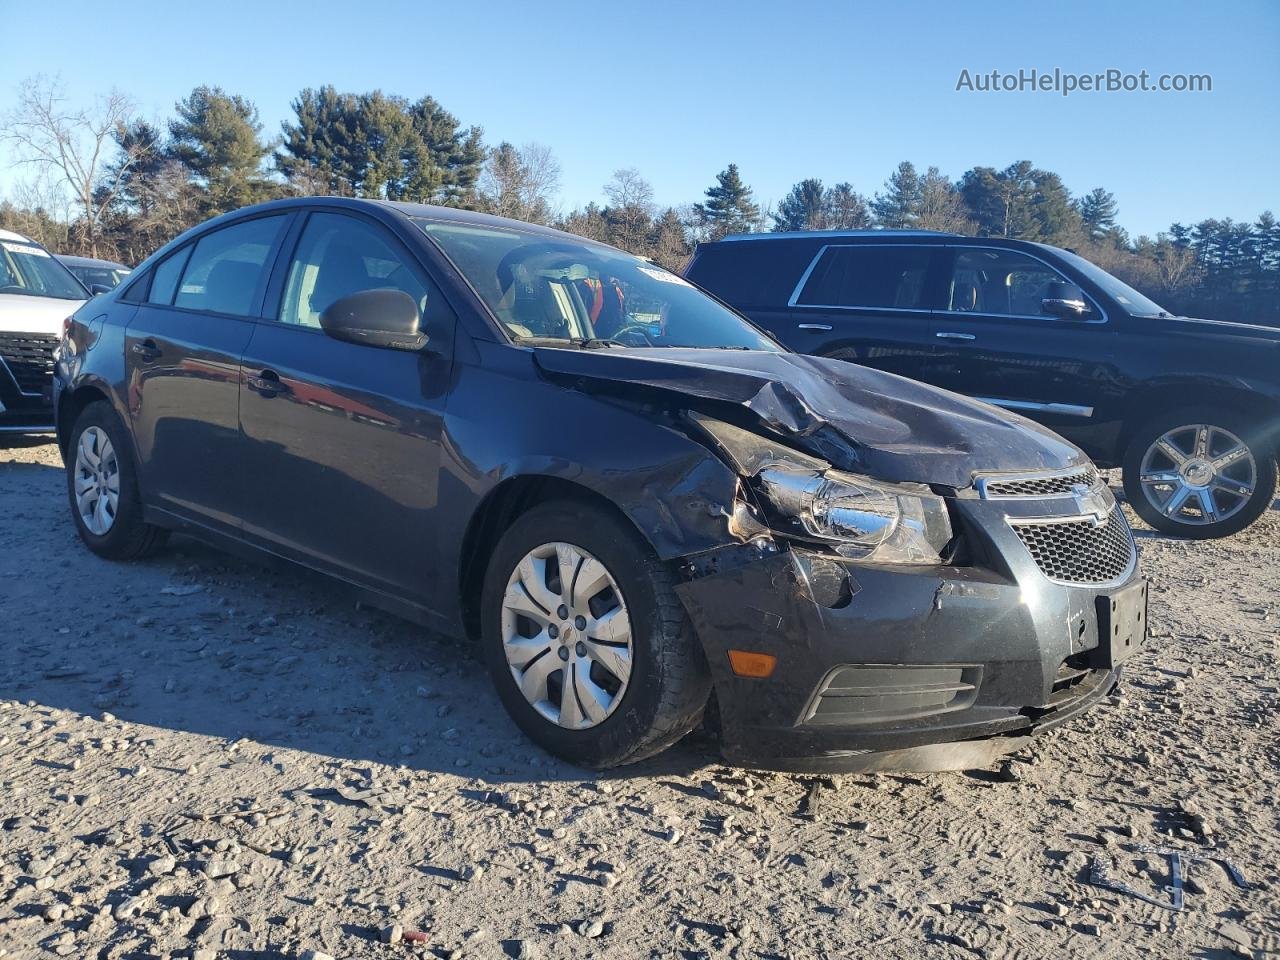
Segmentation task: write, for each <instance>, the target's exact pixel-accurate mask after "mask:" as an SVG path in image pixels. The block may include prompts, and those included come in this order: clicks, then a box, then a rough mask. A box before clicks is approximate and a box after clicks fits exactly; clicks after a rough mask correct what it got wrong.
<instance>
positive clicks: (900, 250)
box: [796, 246, 933, 310]
mask: <svg viewBox="0 0 1280 960" xmlns="http://www.w3.org/2000/svg"><path fill="white" fill-rule="evenodd" d="M932 257H933V250H932V249H930V248H928V247H908V246H882V247H880V246H854V247H827V248H826V249H825V250H824V251H823V252H822V253H821V254H820V255H819V256H818V260H817V262H816V263H815V264H814V265H813V270H812V271H811V272H810V273H809V277H808V279H807V280H806V281H805V284H804V288H803V289H802V290H801V291H800V296H799V297H798V298H797V299H796V303H797V304H799V305H801V306H813V307H879V308H887V309H897V310H921V309H924V308H925V297H924V289H925V278H926V277H927V276H928V273H929V264H930V262H931V259H932Z"/></svg>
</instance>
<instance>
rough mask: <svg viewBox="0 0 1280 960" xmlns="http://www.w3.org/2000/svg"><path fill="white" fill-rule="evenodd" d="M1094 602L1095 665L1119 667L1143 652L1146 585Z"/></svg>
mask: <svg viewBox="0 0 1280 960" xmlns="http://www.w3.org/2000/svg"><path fill="white" fill-rule="evenodd" d="M1094 602H1095V603H1096V605H1097V611H1098V649H1097V652H1096V654H1095V655H1096V657H1097V659H1098V665H1099V666H1102V667H1115V666H1119V665H1120V664H1121V663H1123V662H1124V661H1126V660H1128V659H1129V658H1130V657H1132V656H1133V655H1134V654H1135V653H1137V652H1138V651H1139V650H1140V649H1142V644H1143V643H1144V642H1145V641H1146V638H1147V581H1146V580H1140V581H1138V582H1137V583H1134V584H1130V585H1129V586H1127V587H1125V588H1124V589H1123V590H1120V591H1118V592H1116V593H1112V594H1106V595H1104V596H1100V597H1097V598H1096V599H1095V601H1094Z"/></svg>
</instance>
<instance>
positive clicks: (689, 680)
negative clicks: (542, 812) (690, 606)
mask: <svg viewBox="0 0 1280 960" xmlns="http://www.w3.org/2000/svg"><path fill="white" fill-rule="evenodd" d="M556 544H559V545H560V546H562V547H568V548H569V551H566V552H565V554H564V556H565V557H568V558H571V557H573V556H574V554H573V553H572V551H577V556H578V557H579V558H583V557H585V559H583V560H582V562H581V563H579V564H576V565H573V564H570V565H569V566H567V567H566V569H573V570H574V571H575V573H574V574H573V575H572V576H573V579H574V581H576V582H578V583H577V586H578V587H579V588H580V581H581V579H582V577H584V576H590V577H591V578H592V579H593V581H597V582H599V578H598V570H597V568H596V567H595V566H589V565H588V564H589V561H591V560H595V561H598V562H599V564H601V565H602V566H603V569H604V571H605V573H606V575H607V576H608V577H609V578H610V580H611V585H616V588H617V593H620V594H621V603H620V604H619V605H618V606H616V607H614V611H616V610H622V612H623V615H624V616H625V617H627V619H628V620H629V624H630V631H629V642H630V657H629V676H628V677H627V679H626V681H625V685H619V684H617V683H616V682H614V681H617V679H618V678H617V677H616V676H614V674H612V673H609V672H608V671H603V672H602V670H603V667H602V665H601V663H600V662H599V658H604V657H605V655H606V654H610V653H611V651H616V650H618V649H621V648H619V647H613V648H607V647H606V645H605V644H599V643H598V641H596V640H591V639H589V638H590V635H591V634H592V633H594V632H596V631H601V632H600V634H599V636H604V633H603V632H602V631H603V630H604V629H605V627H603V626H600V625H601V624H604V623H605V622H606V621H605V617H606V616H607V615H608V614H609V613H610V612H614V611H610V610H608V609H607V608H608V606H609V604H610V603H612V602H615V601H616V598H617V593H613V592H611V591H610V590H609V589H605V590H604V591H602V592H594V591H593V594H592V596H591V597H586V596H584V595H582V590H581V589H578V590H577V592H576V595H575V586H574V585H573V584H571V585H570V586H569V587H568V588H567V589H565V588H563V587H562V584H561V583H560V581H561V580H563V579H564V578H559V579H557V580H554V581H553V582H552V584H551V586H550V587H548V586H547V583H546V581H547V579H548V578H549V577H550V576H552V575H553V574H552V571H553V570H555V569H559V567H560V563H559V562H555V563H547V564H546V567H545V568H542V569H537V567H538V564H539V563H543V562H545V561H539V560H530V563H529V564H528V565H526V566H525V567H524V570H523V572H521V573H520V574H519V578H518V583H519V584H520V585H523V584H525V583H526V582H528V587H523V586H518V587H514V588H513V590H523V593H522V594H520V593H514V592H513V593H512V594H510V595H509V594H508V584H509V583H511V582H512V579H513V577H516V575H517V572H518V571H517V568H518V567H519V566H520V564H521V563H522V561H525V560H526V558H529V557H530V555H531V553H533V552H534V551H538V550H544V551H545V550H546V548H548V547H550V546H552V545H556ZM553 556H554V555H553ZM544 574H545V576H544ZM540 576H541V577H542V579H543V581H544V582H543V583H542V584H541V586H539V585H538V583H537V579H538V577H540ZM556 588H559V589H558V590H557V589H556ZM509 596H516V597H518V604H519V605H520V606H521V607H522V608H524V609H527V610H530V611H532V613H533V614H534V617H536V619H534V618H531V617H529V616H525V615H524V614H520V613H515V612H513V610H514V608H513V606H512V604H511V602H510V601H509ZM555 598H558V599H559V600H561V601H562V602H563V603H564V604H565V606H566V607H569V605H570V603H574V604H576V605H575V606H574V607H573V610H566V611H561V610H560V609H559V607H558V606H557V607H555V608H554V609H548V608H550V607H551V606H552V600H553V599H555ZM533 599H541V600H542V601H543V603H542V604H537V603H535V604H534V606H532V607H531V606H530V605H529V603H528V600H533ZM535 607H536V609H535ZM588 607H590V609H588ZM574 610H577V611H580V612H582V613H585V614H586V615H587V616H591V617H595V616H597V615H598V616H599V617H600V619H599V620H594V619H593V620H591V621H590V622H588V621H587V620H585V619H582V620H578V619H576V618H575V617H574V616H573V612H574ZM601 611H603V612H601ZM565 612H568V613H569V614H570V616H569V617H567V618H563V617H561V616H560V615H561V614H562V613H565ZM584 624H585V625H586V626H585V629H584V627H583V625H584ZM617 624H618V621H617V620H616V618H615V620H614V621H613V625H614V626H616V625H617ZM480 626H481V643H482V645H483V648H484V659H485V662H486V664H487V665H488V667H489V672H490V674H491V675H492V677H493V682H494V685H495V686H496V687H497V690H498V695H499V696H500V697H501V699H502V702H503V705H504V706H505V707H506V709H507V712H508V713H509V714H510V715H511V717H512V719H513V720H515V722H516V724H517V725H518V726H519V727H520V729H521V730H523V731H524V733H525V734H526V735H527V736H528V737H529V738H530V739H531V740H533V741H534V742H535V743H537V744H538V745H539V746H541V747H542V748H543V749H545V750H547V751H548V752H549V753H552V754H554V755H556V756H557V757H560V758H561V759H563V760H567V761H569V762H570V763H573V764H576V765H578V766H584V767H593V768H596V769H604V768H607V767H615V766H619V765H621V764H626V763H634V762H635V761H637V760H643V759H644V758H646V757H650V756H653V755H654V754H656V753H659V752H661V751H662V750H664V749H666V748H667V747H669V746H670V745H671V744H673V743H675V742H676V741H677V740H679V739H680V738H681V737H683V736H684V735H685V734H686V733H688V732H689V731H690V730H692V729H693V728H694V727H695V726H696V725H697V724H698V722H699V721H700V720H701V719H702V713H703V710H704V708H705V706H706V703H707V698H708V696H709V694H710V690H711V678H710V672H709V670H708V669H707V665H706V661H705V659H704V658H703V654H702V650H701V648H700V647H699V644H698V641H697V638H696V637H695V636H694V633H693V627H692V625H691V624H690V623H689V619H688V617H687V616H686V615H685V612H684V609H683V607H682V606H681V605H680V602H679V600H678V599H677V598H676V595H675V592H674V590H673V589H672V579H671V573H670V571H669V570H668V569H667V567H666V566H665V565H664V564H662V563H661V562H660V561H659V560H658V558H657V557H656V556H654V554H653V551H652V550H651V549H650V548H649V545H648V544H647V543H645V542H644V541H643V540H642V539H641V538H640V536H639V535H638V534H637V533H636V532H635V531H634V530H633V529H631V528H630V526H629V525H628V524H627V523H626V522H625V521H623V520H621V519H619V518H617V517H615V516H614V515H613V514H611V513H610V512H608V511H606V510H604V509H601V508H599V507H596V506H594V505H591V504H583V503H577V502H573V501H556V502H551V503H546V504H541V505H539V506H537V507H534V508H533V509H532V510H530V511H529V512H528V513H525V514H523V515H522V516H521V517H519V518H518V519H517V520H516V522H515V523H514V524H512V526H511V528H510V529H509V530H507V532H506V533H505V534H504V535H503V536H502V538H501V540H499V541H498V544H497V546H496V548H495V549H494V552H493V556H492V558H491V559H490V562H489V566H488V570H487V572H486V574H485V580H484V586H483V588H482V593H481V614H480ZM575 626H576V628H577V630H578V631H581V635H579V634H578V633H577V632H575ZM513 629H514V631H515V632H514V633H512V630H513ZM504 630H505V631H507V632H506V633H505V635H504ZM561 630H566V631H568V632H567V633H560V632H559V631H561ZM534 633H536V636H533V637H532V638H530V639H527V640H526V639H524V638H525V637H526V636H527V635H529V634H534ZM553 634H554V635H556V639H551V638H552V636H553ZM618 635H619V634H618V633H617V632H616V631H615V632H613V633H612V634H611V636H614V637H615V638H616V636H618ZM506 638H514V640H515V643H514V644H513V646H511V647H508V645H507V644H506V642H505V639H506ZM522 644H528V648H527V649H526V648H525V647H524V646H522ZM543 647H545V648H546V649H545V651H544V652H541V653H538V651H539V650H541V649H542V648H543ZM562 650H563V651H564V653H563V654H562V653H561V651H562ZM509 651H514V663H513V660H509ZM584 652H585V654H588V655H584ZM561 657H567V658H568V659H561ZM526 658H528V659H527V660H526ZM551 658H557V659H551ZM521 661H525V662H521ZM609 662H610V663H614V662H617V661H614V660H612V659H610V660H609ZM560 664H564V666H560ZM579 669H582V670H583V671H584V672H583V673H582V675H581V676H582V678H584V679H585V680H586V681H590V682H589V683H584V685H583V686H582V687H581V688H580V687H577V686H575V687H574V690H575V692H576V691H577V690H579V689H583V690H593V689H594V690H597V691H600V692H603V693H605V694H610V693H611V694H612V701H611V702H610V703H609V704H608V705H607V707H602V706H601V700H600V698H596V699H595V700H592V699H591V694H590V693H586V694H584V695H583V696H579V697H577V699H576V701H570V700H567V699H566V698H565V694H566V693H567V692H568V690H567V689H566V687H565V681H566V679H567V678H568V677H569V676H570V673H567V672H566V671H570V672H571V673H572V676H573V677H574V679H575V680H577V679H578V678H579V674H578V673H577V671H578V670H579ZM557 670H558V671H559V679H560V682H559V684H558V685H557V683H556V673H555V672H552V673H551V674H550V675H548V676H547V677H546V679H545V681H536V680H533V678H535V677H541V676H542V675H543V674H545V673H546V672H547V671H557ZM515 671H519V672H520V673H521V676H522V678H524V679H525V681H526V684H527V685H528V686H529V688H530V689H531V690H533V689H542V690H545V692H546V697H545V698H543V699H540V700H539V701H538V705H535V703H534V701H533V700H531V699H529V698H528V697H526V695H525V693H523V692H522V691H521V684H520V683H519V682H517V680H516V676H515ZM618 672H622V671H621V670H620V669H619V671H618ZM531 681H532V682H531ZM597 681H598V684H597ZM557 687H558V692H557ZM615 688H617V689H615ZM533 695H534V696H535V697H536V696H537V694H533ZM584 697H585V699H584ZM583 704H586V705H587V706H590V707H592V708H593V709H594V710H595V712H596V713H597V714H600V713H601V712H602V710H607V713H606V715H604V717H603V719H600V718H599V716H597V717H596V718H595V719H593V718H592V717H590V716H588V715H587V714H588V713H589V711H588V710H587V709H586V707H584V706H583ZM551 713H557V714H558V716H557V717H552V716H551V715H550V714H551ZM575 721H578V722H579V724H587V725H586V726H581V725H579V726H577V727H576V728H575V727H574V722H575Z"/></svg>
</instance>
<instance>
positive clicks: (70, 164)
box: [0, 77, 1280, 325]
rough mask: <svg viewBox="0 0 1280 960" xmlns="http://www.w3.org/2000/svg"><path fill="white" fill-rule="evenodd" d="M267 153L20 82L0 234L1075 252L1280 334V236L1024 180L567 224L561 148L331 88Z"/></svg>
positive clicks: (1206, 310) (652, 208)
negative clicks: (884, 243)
mask: <svg viewBox="0 0 1280 960" xmlns="http://www.w3.org/2000/svg"><path fill="white" fill-rule="evenodd" d="M291 107H292V116H291V117H290V119H289V120H287V121H286V122H285V123H283V124H282V128H281V130H280V131H279V132H278V133H276V134H274V135H270V134H268V133H267V132H266V131H265V130H264V127H263V124H262V122H261V120H260V118H259V114H258V109H257V107H256V106H255V105H254V104H253V103H252V102H251V101H249V100H248V99H246V98H244V97H242V96H239V95H236V94H234V93H228V92H226V91H225V90H223V89H221V88H219V87H214V86H200V87H197V88H195V89H194V90H192V91H191V93H190V94H189V95H188V96H186V97H184V98H183V99H181V100H179V101H178V102H177V103H176V104H175V106H174V113H173V116H172V117H170V118H169V119H167V120H166V121H164V122H161V123H157V122H153V121H149V120H146V119H144V118H142V117H140V116H139V115H138V114H137V112H136V110H135V109H134V107H133V104H132V102H131V101H130V100H129V98H128V97H127V96H125V95H123V94H120V93H118V92H113V93H111V94H109V95H106V96H103V97H100V98H99V99H98V100H97V101H95V103H94V104H93V105H92V106H90V107H84V108H75V107H72V106H71V105H70V103H69V101H68V100H67V98H66V96H65V93H64V91H63V90H62V89H61V87H60V85H59V84H58V83H57V82H56V81H49V80H47V79H44V78H40V77H37V78H33V79H31V80H28V81H26V82H24V83H23V84H22V85H21V87H20V89H19V95H18V99H17V105H16V107H15V108H14V109H13V110H11V111H10V112H9V113H7V114H5V115H4V116H0V141H5V142H7V143H8V144H9V146H10V148H11V149H12V151H13V153H14V155H15V156H17V158H18V159H19V161H20V163H21V164H22V165H25V166H26V167H28V168H29V170H30V171H31V173H32V174H33V176H31V177H29V178H27V179H25V180H22V181H21V182H19V183H17V184H15V185H12V186H11V189H10V191H9V192H10V198H9V199H6V200H4V201H2V202H0V228H6V229H13V230H17V231H19V232H22V233H26V234H28V235H31V236H34V237H35V238H36V239H38V240H40V241H41V242H42V243H44V244H45V245H46V246H49V247H50V248H51V249H54V250H57V251H60V252H61V251H66V252H73V253H80V254H84V255H89V256H101V257H106V258H110V259H117V260H121V261H124V262H126V263H136V262H137V261H139V260H141V259H143V258H144V257H145V256H147V254H149V253H150V252H151V251H152V250H154V249H156V248H157V247H158V246H160V245H161V244H163V243H164V242H166V241H167V240H169V239H170V238H172V237H173V236H175V235H177V234H178V233H180V232H182V231H183V230H185V229H187V228H188V227H190V226H193V225H194V224H197V223H199V222H201V221H202V220H204V219H207V218H208V217H211V216H214V215H216V214H219V213H223V212H226V211H228V210H234V209H236V208H238V207H241V206H244V205H246V204H249V203H254V202H258V201H262V200H268V199H272V198H275V197H284V196H312V195H318V194H330V195H337V196H353V197H376V198H382V199H388V200H408V201H415V202H422V203H435V204H442V205H445V206H453V207H463V208H467V209H474V210H481V211H485V212H490V213H494V214H498V215H501V216H507V217H514V218H516V219H520V220H528V221H531V222H536V223H543V224H548V225H551V226H556V227H559V228H561V229H564V230H567V231H570V232H572V233H576V234H579V235H582V236H586V237H591V238H594V239H597V240H602V241H604V242H606V243H611V244H614V245H616V246H619V247H622V248H623V249H625V250H629V251H631V252H632V253H635V254H638V255H641V256H647V257H651V258H652V259H654V260H655V261H657V262H659V263H662V264H663V265H665V266H667V267H670V268H672V269H680V268H681V267H682V266H683V265H684V263H685V262H686V261H687V260H688V258H689V256H690V254H691V252H692V250H693V247H694V246H695V245H696V244H697V243H699V242H701V241H703V240H711V239H717V238H719V237H723V236H725V235H727V234H730V233H742V232H753V231H760V230H778V231H782V230H853V229H870V228H884V229H911V230H940V231H946V232H952V233H960V234H965V235H970V236H990V237H1015V238H1019V239H1026V240H1037V241H1042V242H1045V243H1051V244H1055V245H1058V246H1063V247H1067V248H1070V249H1073V250H1075V251H1077V252H1078V253H1080V254H1081V255H1083V256H1085V257H1087V258H1088V259H1090V260H1092V261H1093V262H1095V263H1097V264H1098V265H1099V266H1101V267H1102V268H1103V269H1105V270H1108V271H1110V272H1111V273H1114V274H1116V275H1117V276H1119V277H1120V278H1121V279H1123V280H1125V281H1127V282H1128V283H1130V284H1132V285H1133V286H1134V287H1136V288H1138V289H1139V290H1141V291H1142V292H1143V293H1146V294H1147V295H1148V296H1150V297H1152V298H1153V299H1154V300H1156V301H1157V302H1158V303H1161V304H1163V305H1164V306H1165V307H1166V308H1167V309H1169V310H1170V311H1172V312H1174V313H1179V314H1189V315H1202V316H1209V317H1213V318H1215V319H1222V320H1238V321H1245V322H1252V323H1271V324H1277V325H1280V310H1278V309H1277V306H1276V304H1277V296H1278V295H1280V226H1277V223H1276V219H1275V217H1274V216H1272V214H1271V213H1270V212H1269V211H1268V212H1264V213H1262V214H1261V215H1260V216H1259V217H1258V219H1257V220H1256V221H1254V222H1253V223H1243V222H1237V221H1234V220H1231V219H1230V218H1226V219H1221V220H1217V219H1210V220H1203V221H1201V222H1199V223H1195V224H1182V223H1174V224H1172V225H1171V226H1170V227H1169V229H1168V230H1167V231H1162V232H1161V233H1159V234H1158V235H1157V236H1155V237H1154V238H1152V237H1147V236H1138V237H1131V236H1130V235H1129V234H1128V233H1127V232H1126V231H1125V230H1124V229H1123V228H1122V227H1121V226H1120V225H1119V211H1118V207H1117V204H1116V200H1115V198H1114V196H1113V195H1112V194H1111V193H1109V192H1108V191H1107V190H1105V189H1104V188H1102V187H1098V188H1095V189H1093V190H1091V191H1090V192H1088V193H1085V194H1083V195H1079V196H1074V195H1072V193H1071V192H1070V191H1069V190H1068V188H1067V187H1066V185H1065V184H1064V183H1063V182H1062V178H1061V177H1060V176H1059V175H1058V174H1056V173H1054V172H1052V171H1050V170H1044V169H1041V168H1039V167H1036V166H1035V165H1034V164H1032V163H1031V162H1030V161H1026V160H1022V161H1018V162H1015V163H1012V164H1010V165H1009V166H1007V167H1004V168H1003V169H996V168H994V167H984V166H979V167H974V168H972V169H970V170H968V171H966V172H965V173H964V174H963V175H961V176H960V177H959V179H957V180H952V179H951V178H950V177H949V176H947V175H946V174H944V173H942V172H941V171H940V170H939V169H938V168H937V167H933V166H930V167H927V168H925V169H924V170H923V171H921V170H919V169H918V168H917V167H916V166H915V165H914V164H912V163H910V162H903V163H901V164H899V165H898V167H897V168H896V169H895V170H893V171H892V172H891V173H890V175H889V177H888V178H887V180H886V181H885V182H884V184H883V185H882V186H881V187H880V189H878V190H875V191H874V192H872V193H864V192H860V191H859V190H858V189H856V188H855V187H854V186H853V185H852V184H851V183H848V182H840V183H835V184H831V185H826V184H824V183H823V182H822V181H821V180H820V179H817V178H807V179H804V180H801V181H800V182H798V183H796V184H795V185H794V186H793V187H792V188H791V190H790V191H789V192H788V193H787V194H786V196H784V197H783V198H782V199H781V200H780V201H778V202H777V203H776V205H763V204H761V203H760V202H759V201H758V200H757V199H756V197H755V194H754V191H753V190H752V189H751V187H750V186H748V185H747V183H746V182H745V181H744V179H743V177H742V173H741V171H740V170H739V168H738V166H737V165H736V164H733V163H729V164H727V165H726V167H725V169H724V170H722V171H721V172H720V173H718V174H716V175H715V177H714V180H713V181H712V182H711V183H710V185H709V186H708V187H707V188H706V190H705V192H704V195H703V197H702V198H701V199H700V200H698V201H697V202H692V203H688V204H685V205H681V206H666V207H660V206H658V205H657V204H656V203H655V202H654V195H653V188H652V186H651V185H650V184H649V183H648V181H646V180H645V179H644V177H643V176H641V174H640V172H639V171H637V170H635V169H634V168H623V169H619V170H618V171H616V172H615V173H614V175H613V177H612V178H611V179H610V181H609V182H608V183H607V184H604V185H603V189H602V195H601V199H600V201H599V202H592V203H589V204H587V205H586V206H584V207H580V208H577V209H573V210H569V211H564V210H562V209H560V208H559V206H558V205H557V203H556V197H557V194H558V192H559V187H560V166H559V164H558V162H557V161H556V158H555V156H554V154H553V153H552V152H551V150H550V149H549V148H547V147H546V146H543V145H540V144H525V145H522V146H516V145H513V144H511V143H508V142H500V143H498V144H496V145H489V144H486V143H485V140H484V135H483V131H482V129H481V128H480V127H479V126H476V125H466V124H464V123H462V121H460V120H459V119H458V118H457V117H455V116H454V115H453V114H452V113H450V112H449V111H448V110H447V109H445V107H444V106H443V105H442V104H440V103H439V102H438V101H436V100H435V99H434V98H433V97H430V96H423V97H421V98H419V99H416V100H411V99H409V98H406V97H402V96H395V95H392V94H387V93H384V92H382V91H380V90H374V91H371V92H365V93H351V92H342V91H339V90H337V89H335V88H334V87H332V86H324V87H319V88H308V89H304V90H302V91H301V92H300V93H299V94H298V96H297V97H296V98H295V99H294V100H293V101H292V104H291Z"/></svg>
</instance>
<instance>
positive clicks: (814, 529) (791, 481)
mask: <svg viewBox="0 0 1280 960" xmlns="http://www.w3.org/2000/svg"><path fill="white" fill-rule="evenodd" d="M753 486H754V488H755V490H756V492H757V493H758V495H759V498H760V499H761V500H762V501H763V503H762V505H763V506H764V508H765V512H766V513H767V514H768V516H767V517H766V520H767V521H768V522H769V525H770V526H771V527H773V528H775V529H776V530H777V531H778V532H779V533H784V534H791V535H794V536H798V537H801V538H803V539H810V540H817V541H821V542H823V543H825V544H828V545H829V546H830V547H831V548H832V549H834V550H835V551H836V552H837V553H839V554H841V555H842V556H846V557H850V558H852V559H859V560H867V561H872V562H876V563H916V564H933V563H941V562H942V557H941V552H942V550H943V548H944V547H945V546H946V545H947V543H948V542H950V540H951V536H952V531H951V518H950V515H949V514H948V512H947V505H946V503H945V502H944V501H943V499H942V498H941V497H939V496H937V495H936V494H934V493H933V492H932V491H930V490H929V488H928V487H925V486H923V485H918V484H892V483H885V482H883V481H880V480H872V479H870V478H868V477H861V476H857V475H855V474H852V473H844V472H842V471H839V470H822V471H815V470H812V469H807V468H805V467H802V466H798V465H790V464H781V463H775V464H772V465H770V466H767V467H765V468H764V469H762V470H761V471H760V472H759V473H757V474H756V475H755V477H754V478H753Z"/></svg>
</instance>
